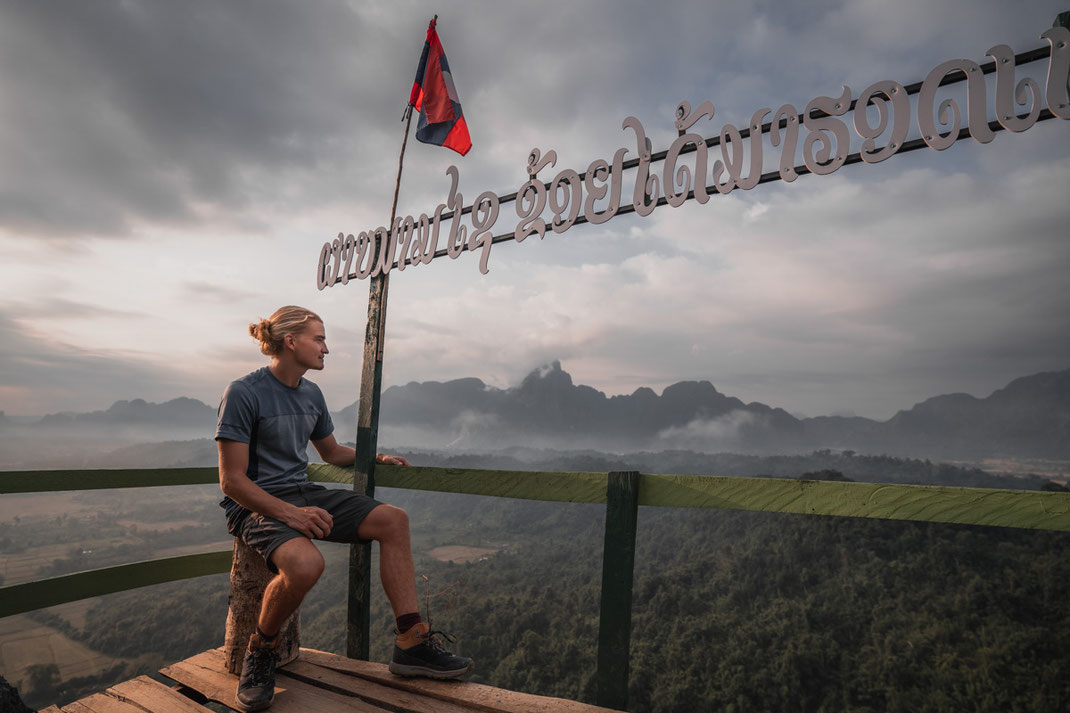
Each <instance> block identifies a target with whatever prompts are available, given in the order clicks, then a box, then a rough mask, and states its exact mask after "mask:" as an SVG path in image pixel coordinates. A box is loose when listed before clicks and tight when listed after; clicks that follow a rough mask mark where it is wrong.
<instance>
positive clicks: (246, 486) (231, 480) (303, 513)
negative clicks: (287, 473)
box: [216, 438, 352, 538]
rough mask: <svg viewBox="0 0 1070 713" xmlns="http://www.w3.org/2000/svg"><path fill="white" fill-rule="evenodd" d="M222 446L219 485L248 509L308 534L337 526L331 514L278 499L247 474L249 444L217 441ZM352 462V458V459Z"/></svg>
mask: <svg viewBox="0 0 1070 713" xmlns="http://www.w3.org/2000/svg"><path fill="white" fill-rule="evenodd" d="M216 444H217V445H218V447H219V488H220V489H221V490H222V491H223V494H224V495H226V496H227V497H228V498H230V499H231V500H233V501H234V502H236V503H238V504H239V505H241V506H242V507H243V508H246V509H247V510H252V511H253V512H258V513H260V514H261V515H267V516H268V517H271V518H274V519H276V520H278V521H279V522H282V523H284V524H286V525H289V526H290V527H292V528H293V529H295V530H297V531H298V532H300V533H301V534H302V535H304V536H305V537H309V538H314V537H326V535H327V534H328V533H329V532H330V531H331V527H332V526H333V525H334V521H333V519H332V518H331V514H330V513H329V512H327V511H326V510H323V509H321V508H318V507H314V506H311V505H310V506H308V507H297V506H296V505H291V504H290V503H288V502H285V501H283V500H279V499H278V498H276V497H275V496H274V495H271V494H270V493H268V492H267V491H265V490H264V489H263V488H261V487H260V486H259V485H257V484H256V483H254V482H253V481H252V480H250V479H249V476H247V475H246V474H245V472H246V470H247V469H248V467H249V444H248V443H241V442H240V441H230V440H227V439H225V438H219V439H217V440H216ZM350 460H351V462H352V459H350Z"/></svg>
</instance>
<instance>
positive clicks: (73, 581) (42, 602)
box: [0, 550, 232, 617]
mask: <svg viewBox="0 0 1070 713" xmlns="http://www.w3.org/2000/svg"><path fill="white" fill-rule="evenodd" d="M231 557H232V553H231V551H230V550H222V551H219V552H204V553H201V554H196V555H181V556H179V557H165V558H163V559H158V560H150V561H147V562H133V563H130V564H121V565H116V566H115V567H102V568H101V569H92V570H89V571H87V572H77V573H75V574H65V575H62V576H60V577H50V578H48V579H39V580H37V581H34V582H24V583H22V584H12V585H10V586H7V587H0V617H5V616H11V615H12V614H22V613H24V612H28V611H33V610H35V609H44V608H45V607H52V606H56V605H57V604H66V603H67V602H76V601H78V600H80V599H89V598H90V597H99V596H101V595H103V594H114V593H115V592H125V591H126V590H128V589H137V588H139V587H147V586H149V585H152V584H163V583H164V582H175V581H178V580H180V579H192V578H193V577H203V576H205V575H209V574H221V573H223V572H229V571H230V562H231Z"/></svg>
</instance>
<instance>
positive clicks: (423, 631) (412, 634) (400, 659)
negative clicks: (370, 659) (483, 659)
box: [390, 622, 475, 678]
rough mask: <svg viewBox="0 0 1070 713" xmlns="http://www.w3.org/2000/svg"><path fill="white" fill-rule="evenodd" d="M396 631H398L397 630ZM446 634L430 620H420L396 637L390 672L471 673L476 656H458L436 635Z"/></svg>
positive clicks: (454, 675)
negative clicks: (437, 629)
mask: <svg viewBox="0 0 1070 713" xmlns="http://www.w3.org/2000/svg"><path fill="white" fill-rule="evenodd" d="M395 633H396V632H395ZM435 634H442V636H443V637H445V638H446V639H447V640H448V641H453V639H452V638H450V637H449V635H447V634H445V633H443V632H441V631H431V626H430V625H429V624H428V623H427V622H420V623H419V624H417V625H416V626H414V627H412V628H411V629H409V630H408V631H406V632H405V633H404V634H400V633H399V634H398V635H397V638H396V639H395V641H394V655H393V656H392V657H391V659H390V673H395V674H397V675H399V676H425V677H427V678H457V677H459V676H463V675H465V674H466V673H469V672H470V671H471V670H472V669H473V668H475V664H474V663H472V659H470V658H465V657H464V656H454V655H453V654H451V653H450V652H449V651H447V650H446V648H445V647H444V646H443V645H442V644H440V643H439V641H438V639H437V638H435Z"/></svg>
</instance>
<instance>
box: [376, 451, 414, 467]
mask: <svg viewBox="0 0 1070 713" xmlns="http://www.w3.org/2000/svg"><path fill="white" fill-rule="evenodd" d="M375 462H376V463H378V464H379V465H412V464H411V463H409V461H407V460H405V459H404V458H402V457H401V456H388V455H386V454H385V453H378V454H376V456H375Z"/></svg>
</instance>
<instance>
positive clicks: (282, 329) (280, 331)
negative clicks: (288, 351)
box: [249, 305, 323, 356]
mask: <svg viewBox="0 0 1070 713" xmlns="http://www.w3.org/2000/svg"><path fill="white" fill-rule="evenodd" d="M310 320H315V321H317V322H319V323H320V324H323V320H322V319H320V316H319V315H318V314H316V313H315V312H313V311H312V310H310V309H305V308H304V307H297V306H295V305H286V306H285V307H279V308H278V309H277V310H275V313H274V314H273V315H271V317H269V318H268V319H261V320H260V321H259V322H257V323H255V324H250V325H249V334H251V335H252V336H253V337H255V338H256V339H257V340H259V341H260V351H261V353H263V354H264V355H266V356H278V355H279V354H281V353H282V340H283V338H285V337H286V335H287V334H300V333H301V332H303V331H305V328H306V327H307V326H308V322H309V321H310Z"/></svg>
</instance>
